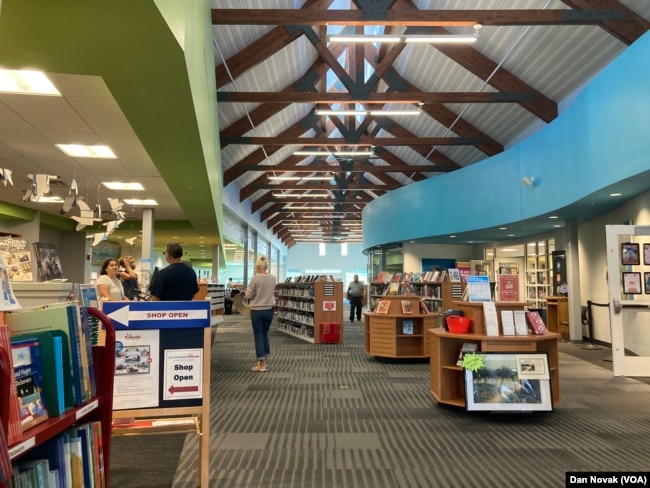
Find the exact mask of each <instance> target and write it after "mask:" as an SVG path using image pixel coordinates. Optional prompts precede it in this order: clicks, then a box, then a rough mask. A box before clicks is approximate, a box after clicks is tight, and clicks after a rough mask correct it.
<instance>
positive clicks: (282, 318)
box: [276, 281, 343, 344]
mask: <svg viewBox="0 0 650 488" xmlns="http://www.w3.org/2000/svg"><path fill="white" fill-rule="evenodd" d="M276 289H277V294H278V297H277V306H276V308H277V320H278V330H279V331H280V332H283V333H285V334H288V335H290V336H293V337H297V338H299V339H302V340H303V341H307V342H311V343H314V344H320V343H321V342H324V341H323V340H322V337H323V334H324V333H325V330H321V328H323V329H324V325H325V324H327V325H328V326H329V325H330V324H338V329H339V334H338V341H337V342H343V283H342V282H340V281H309V282H299V283H278V285H277V287H276Z"/></svg>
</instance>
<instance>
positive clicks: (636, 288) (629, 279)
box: [623, 272, 642, 295]
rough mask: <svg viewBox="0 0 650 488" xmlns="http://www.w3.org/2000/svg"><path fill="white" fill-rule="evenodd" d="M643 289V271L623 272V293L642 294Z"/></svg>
mask: <svg viewBox="0 0 650 488" xmlns="http://www.w3.org/2000/svg"><path fill="white" fill-rule="evenodd" d="M641 290H642V288H641V273H639V272H632V273H630V272H623V293H625V294H626V295H640V294H641V293H642V291H641Z"/></svg>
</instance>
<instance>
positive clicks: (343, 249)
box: [341, 242, 348, 256]
mask: <svg viewBox="0 0 650 488" xmlns="http://www.w3.org/2000/svg"><path fill="white" fill-rule="evenodd" d="M347 255H348V243H347V242H342V243H341V256H347Z"/></svg>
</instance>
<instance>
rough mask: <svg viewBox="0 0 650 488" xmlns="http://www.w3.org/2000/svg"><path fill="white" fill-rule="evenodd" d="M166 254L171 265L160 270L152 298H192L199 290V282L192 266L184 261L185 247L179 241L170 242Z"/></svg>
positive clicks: (163, 299) (154, 284)
mask: <svg viewBox="0 0 650 488" xmlns="http://www.w3.org/2000/svg"><path fill="white" fill-rule="evenodd" d="M164 254H165V259H167V262H168V263H169V266H166V267H164V268H163V269H161V270H160V271H159V272H158V276H157V278H156V281H155V283H153V288H152V290H151V300H152V301H159V300H161V301H168V300H191V299H192V298H193V297H194V295H196V294H197V292H198V291H199V284H198V281H197V278H196V273H195V272H194V270H193V269H192V267H191V266H188V265H187V264H185V263H183V262H182V258H183V247H182V246H181V245H180V244H179V243H177V242H168V243H167V245H166V246H165V252H164Z"/></svg>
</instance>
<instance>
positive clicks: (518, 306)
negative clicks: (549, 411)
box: [427, 302, 560, 408]
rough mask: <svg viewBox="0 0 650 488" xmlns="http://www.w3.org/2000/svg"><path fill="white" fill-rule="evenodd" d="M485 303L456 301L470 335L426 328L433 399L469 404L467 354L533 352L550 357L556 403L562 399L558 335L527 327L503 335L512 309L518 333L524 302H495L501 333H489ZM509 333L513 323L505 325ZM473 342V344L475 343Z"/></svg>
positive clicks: (550, 373)
mask: <svg viewBox="0 0 650 488" xmlns="http://www.w3.org/2000/svg"><path fill="white" fill-rule="evenodd" d="M483 305H484V304H483V303H470V302H456V304H455V308H458V309H459V310H460V311H461V312H463V315H464V316H465V317H468V318H469V319H470V328H469V332H468V333H467V334H452V333H449V332H447V331H445V330H444V329H442V328H435V329H430V330H428V331H427V334H428V336H429V342H430V354H431V364H430V368H431V383H430V389H431V394H432V395H433V397H434V399H435V400H436V401H437V402H438V403H440V404H445V405H453V406H457V407H463V408H464V407H465V406H466V392H465V385H466V378H465V370H464V369H463V367H462V365H461V364H459V360H461V361H462V357H463V355H464V354H467V353H471V352H473V351H472V350H474V351H475V352H476V353H511V354H532V353H544V354H546V356H547V357H548V373H549V380H550V392H551V398H552V403H553V405H557V404H559V402H560V375H559V366H558V361H559V357H558V339H559V335H558V334H555V333H553V332H546V333H544V334H541V335H537V334H533V333H532V332H529V331H527V330H526V334H525V335H520V334H517V335H504V333H503V331H504V323H503V319H502V318H503V316H504V315H507V314H504V313H503V312H512V315H513V317H514V322H515V329H516V332H517V333H519V332H520V331H521V330H520V327H519V324H520V323H521V318H522V315H523V314H524V306H525V304H524V303H506V302H504V303H498V302H497V303H495V304H494V305H495V306H494V308H495V309H496V311H497V320H498V323H497V324H496V325H497V327H498V331H499V333H498V334H497V335H488V334H487V329H486V327H487V324H486V322H485V318H484V313H483ZM505 326H506V327H505V328H506V330H507V331H508V332H510V327H511V325H510V324H509V323H507V324H505ZM472 344H473V345H472Z"/></svg>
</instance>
